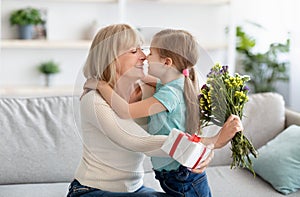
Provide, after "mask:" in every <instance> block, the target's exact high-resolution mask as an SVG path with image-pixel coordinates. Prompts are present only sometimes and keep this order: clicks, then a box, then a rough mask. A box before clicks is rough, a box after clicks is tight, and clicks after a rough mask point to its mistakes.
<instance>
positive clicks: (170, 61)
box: [165, 57, 173, 66]
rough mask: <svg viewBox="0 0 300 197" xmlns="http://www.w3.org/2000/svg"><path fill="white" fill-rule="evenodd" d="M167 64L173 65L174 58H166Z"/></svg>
mask: <svg viewBox="0 0 300 197" xmlns="http://www.w3.org/2000/svg"><path fill="white" fill-rule="evenodd" d="M165 65H166V66H172V65H173V61H172V58H169V57H167V58H165Z"/></svg>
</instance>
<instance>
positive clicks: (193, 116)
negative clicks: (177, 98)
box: [151, 29, 200, 134]
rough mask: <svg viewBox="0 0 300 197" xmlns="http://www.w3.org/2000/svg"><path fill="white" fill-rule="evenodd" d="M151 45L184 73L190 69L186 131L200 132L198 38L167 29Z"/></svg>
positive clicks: (187, 33) (185, 81) (186, 86)
mask: <svg viewBox="0 0 300 197" xmlns="http://www.w3.org/2000/svg"><path fill="white" fill-rule="evenodd" d="M151 47H153V48H155V49H156V50H157V51H158V54H159V55H160V57H162V58H166V57H169V58H171V59H172V61H173V66H174V67H175V68H176V69H177V70H178V71H179V72H180V73H182V72H183V70H184V69H188V70H189V76H188V77H185V80H184V98H185V102H186V108H187V111H186V112H187V114H186V115H187V116H186V132H188V133H190V134H194V133H195V132H196V133H199V132H200V111H199V110H200V108H199V104H198V96H197V95H198V91H199V85H198V81H197V76H196V71H195V68H194V65H195V64H196V63H197V61H198V59H199V50H198V49H199V48H198V44H197V41H196V39H195V38H194V37H193V36H192V35H191V34H190V33H189V32H187V31H184V30H174V29H166V30H162V31H160V32H158V33H157V34H155V35H154V37H153V39H152V42H151Z"/></svg>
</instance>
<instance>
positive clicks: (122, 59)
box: [117, 47, 146, 80]
mask: <svg viewBox="0 0 300 197" xmlns="http://www.w3.org/2000/svg"><path fill="white" fill-rule="evenodd" d="M145 59H146V55H145V54H144V53H143V51H142V49H141V48H140V47H133V48H131V49H129V50H128V51H125V52H124V53H123V54H121V55H120V56H119V57H118V61H119V64H118V66H117V73H118V77H119V78H120V77H125V76H126V77H130V78H132V79H136V80H138V79H140V78H142V77H144V72H143V65H144V60H145Z"/></svg>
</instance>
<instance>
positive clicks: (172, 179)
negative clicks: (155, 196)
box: [155, 166, 212, 197]
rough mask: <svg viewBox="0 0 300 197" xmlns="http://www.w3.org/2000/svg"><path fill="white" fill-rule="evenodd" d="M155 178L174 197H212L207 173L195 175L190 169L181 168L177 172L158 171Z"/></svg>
mask: <svg viewBox="0 0 300 197" xmlns="http://www.w3.org/2000/svg"><path fill="white" fill-rule="evenodd" d="M155 175H156V176H155V178H156V179H158V180H159V182H160V185H161V187H162V188H163V190H164V191H165V192H166V193H167V194H169V195H171V196H174V197H211V196H212V195H211V192H210V188H209V185H208V181H207V177H206V173H205V172H203V173H201V174H197V173H193V172H191V171H190V170H189V169H188V168H186V167H184V166H180V167H179V168H178V169H177V170H171V171H166V170H163V171H156V170H155Z"/></svg>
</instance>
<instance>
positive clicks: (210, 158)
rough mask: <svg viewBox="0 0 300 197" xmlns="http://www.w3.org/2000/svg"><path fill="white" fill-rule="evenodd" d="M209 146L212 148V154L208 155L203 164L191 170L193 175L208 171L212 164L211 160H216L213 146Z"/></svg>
mask: <svg viewBox="0 0 300 197" xmlns="http://www.w3.org/2000/svg"><path fill="white" fill-rule="evenodd" d="M209 146H211V147H210V148H211V149H212V150H211V152H210V154H209V155H208V157H207V158H206V159H205V160H204V161H203V162H201V163H200V164H199V165H198V166H197V168H195V169H192V170H191V171H192V172H193V173H198V174H201V173H202V172H204V171H205V170H206V168H207V167H208V165H209V163H210V162H211V160H212V159H213V158H214V154H215V153H214V150H213V145H209Z"/></svg>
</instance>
